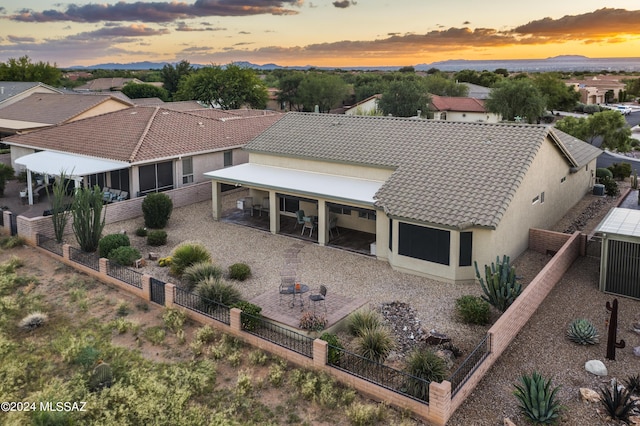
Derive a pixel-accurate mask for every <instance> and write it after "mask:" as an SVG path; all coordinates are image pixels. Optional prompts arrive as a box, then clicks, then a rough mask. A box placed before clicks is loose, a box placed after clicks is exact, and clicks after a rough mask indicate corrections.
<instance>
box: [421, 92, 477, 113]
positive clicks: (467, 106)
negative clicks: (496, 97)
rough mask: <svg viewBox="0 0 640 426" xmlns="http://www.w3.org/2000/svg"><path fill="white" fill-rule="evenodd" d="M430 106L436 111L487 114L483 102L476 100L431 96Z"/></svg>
mask: <svg viewBox="0 0 640 426" xmlns="http://www.w3.org/2000/svg"><path fill="white" fill-rule="evenodd" d="M431 105H432V107H433V108H434V109H435V110H436V111H457V112H487V110H486V109H485V107H484V102H483V101H481V100H480V99H476V98H461V97H451V96H438V95H431Z"/></svg>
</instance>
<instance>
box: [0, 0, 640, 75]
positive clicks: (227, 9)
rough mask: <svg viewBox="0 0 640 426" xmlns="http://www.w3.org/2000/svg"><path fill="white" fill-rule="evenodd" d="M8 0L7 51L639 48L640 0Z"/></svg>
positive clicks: (1, 11) (311, 59) (395, 59)
mask: <svg viewBox="0 0 640 426" xmlns="http://www.w3.org/2000/svg"><path fill="white" fill-rule="evenodd" d="M3 3H5V5H4V6H3V5H1V4H0V61H6V60H7V59H9V58H18V57H20V56H23V55H28V56H29V57H30V58H31V59H32V60H33V61H48V62H51V63H56V64H57V65H58V66H60V67H68V66H72V65H92V64H99V63H105V62H119V63H128V62H137V61H146V60H148V61H154V62H162V61H169V62H174V61H179V60H182V59H186V60H188V61H189V62H191V63H193V64H195V63H199V64H226V63H229V62H237V61H250V62H253V63H255V64H265V63H276V64H278V65H284V66H286V65H289V66H291V65H317V66H332V67H348V66H373V65H395V66H404V65H416V64H420V63H432V62H434V61H442V60H447V59H534V58H546V57H551V56H557V55H584V56H589V57H593V58H603V57H640V10H637V9H640V3H639V2H638V0H580V1H558V0H537V1H514V0H492V1H487V2H480V1H477V0H445V1H435V0H337V1H332V0H313V1H309V0H195V1H191V0H186V1H143V0H140V1H119V2H118V1H116V0H103V2H100V3H97V2H88V1H76V2H70V3H69V2H59V1H49V0H28V1H25V2H24V3H22V2H16V1H13V2H11V3H13V4H24V6H25V8H21V7H19V6H13V5H6V3H9V2H3Z"/></svg>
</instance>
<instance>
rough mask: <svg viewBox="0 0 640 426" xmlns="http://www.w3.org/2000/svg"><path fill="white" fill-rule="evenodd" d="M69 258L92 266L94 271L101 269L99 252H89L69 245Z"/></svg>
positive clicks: (88, 266) (89, 266)
mask: <svg viewBox="0 0 640 426" xmlns="http://www.w3.org/2000/svg"><path fill="white" fill-rule="evenodd" d="M69 259H71V260H73V261H74V262H76V263H79V264H81V265H84V266H86V267H87V268H91V269H93V270H94V271H99V270H100V258H99V257H98V254H97V253H95V252H94V253H87V252H86V251H82V250H79V249H77V248H75V247H69Z"/></svg>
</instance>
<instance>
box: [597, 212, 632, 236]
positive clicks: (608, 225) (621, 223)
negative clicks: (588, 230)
mask: <svg viewBox="0 0 640 426" xmlns="http://www.w3.org/2000/svg"><path fill="white" fill-rule="evenodd" d="M596 233H598V234H616V235H623V236H627V237H636V238H640V210H634V209H624V208H613V209H611V211H610V212H609V214H607V216H606V217H605V218H604V219H603V220H602V222H600V224H599V225H598V227H597V228H596Z"/></svg>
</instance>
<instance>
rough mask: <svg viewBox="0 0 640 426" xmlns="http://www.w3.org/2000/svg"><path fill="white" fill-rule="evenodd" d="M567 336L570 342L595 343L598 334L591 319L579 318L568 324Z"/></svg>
mask: <svg viewBox="0 0 640 426" xmlns="http://www.w3.org/2000/svg"><path fill="white" fill-rule="evenodd" d="M567 337H568V338H569V340H571V341H572V342H576V343H579V344H581V345H595V344H596V343H598V339H599V337H600V335H599V334H598V330H596V327H595V326H594V325H593V324H592V323H591V321H589V320H586V319H583V318H581V319H577V320H574V321H572V322H571V324H569V328H568V329H567Z"/></svg>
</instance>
